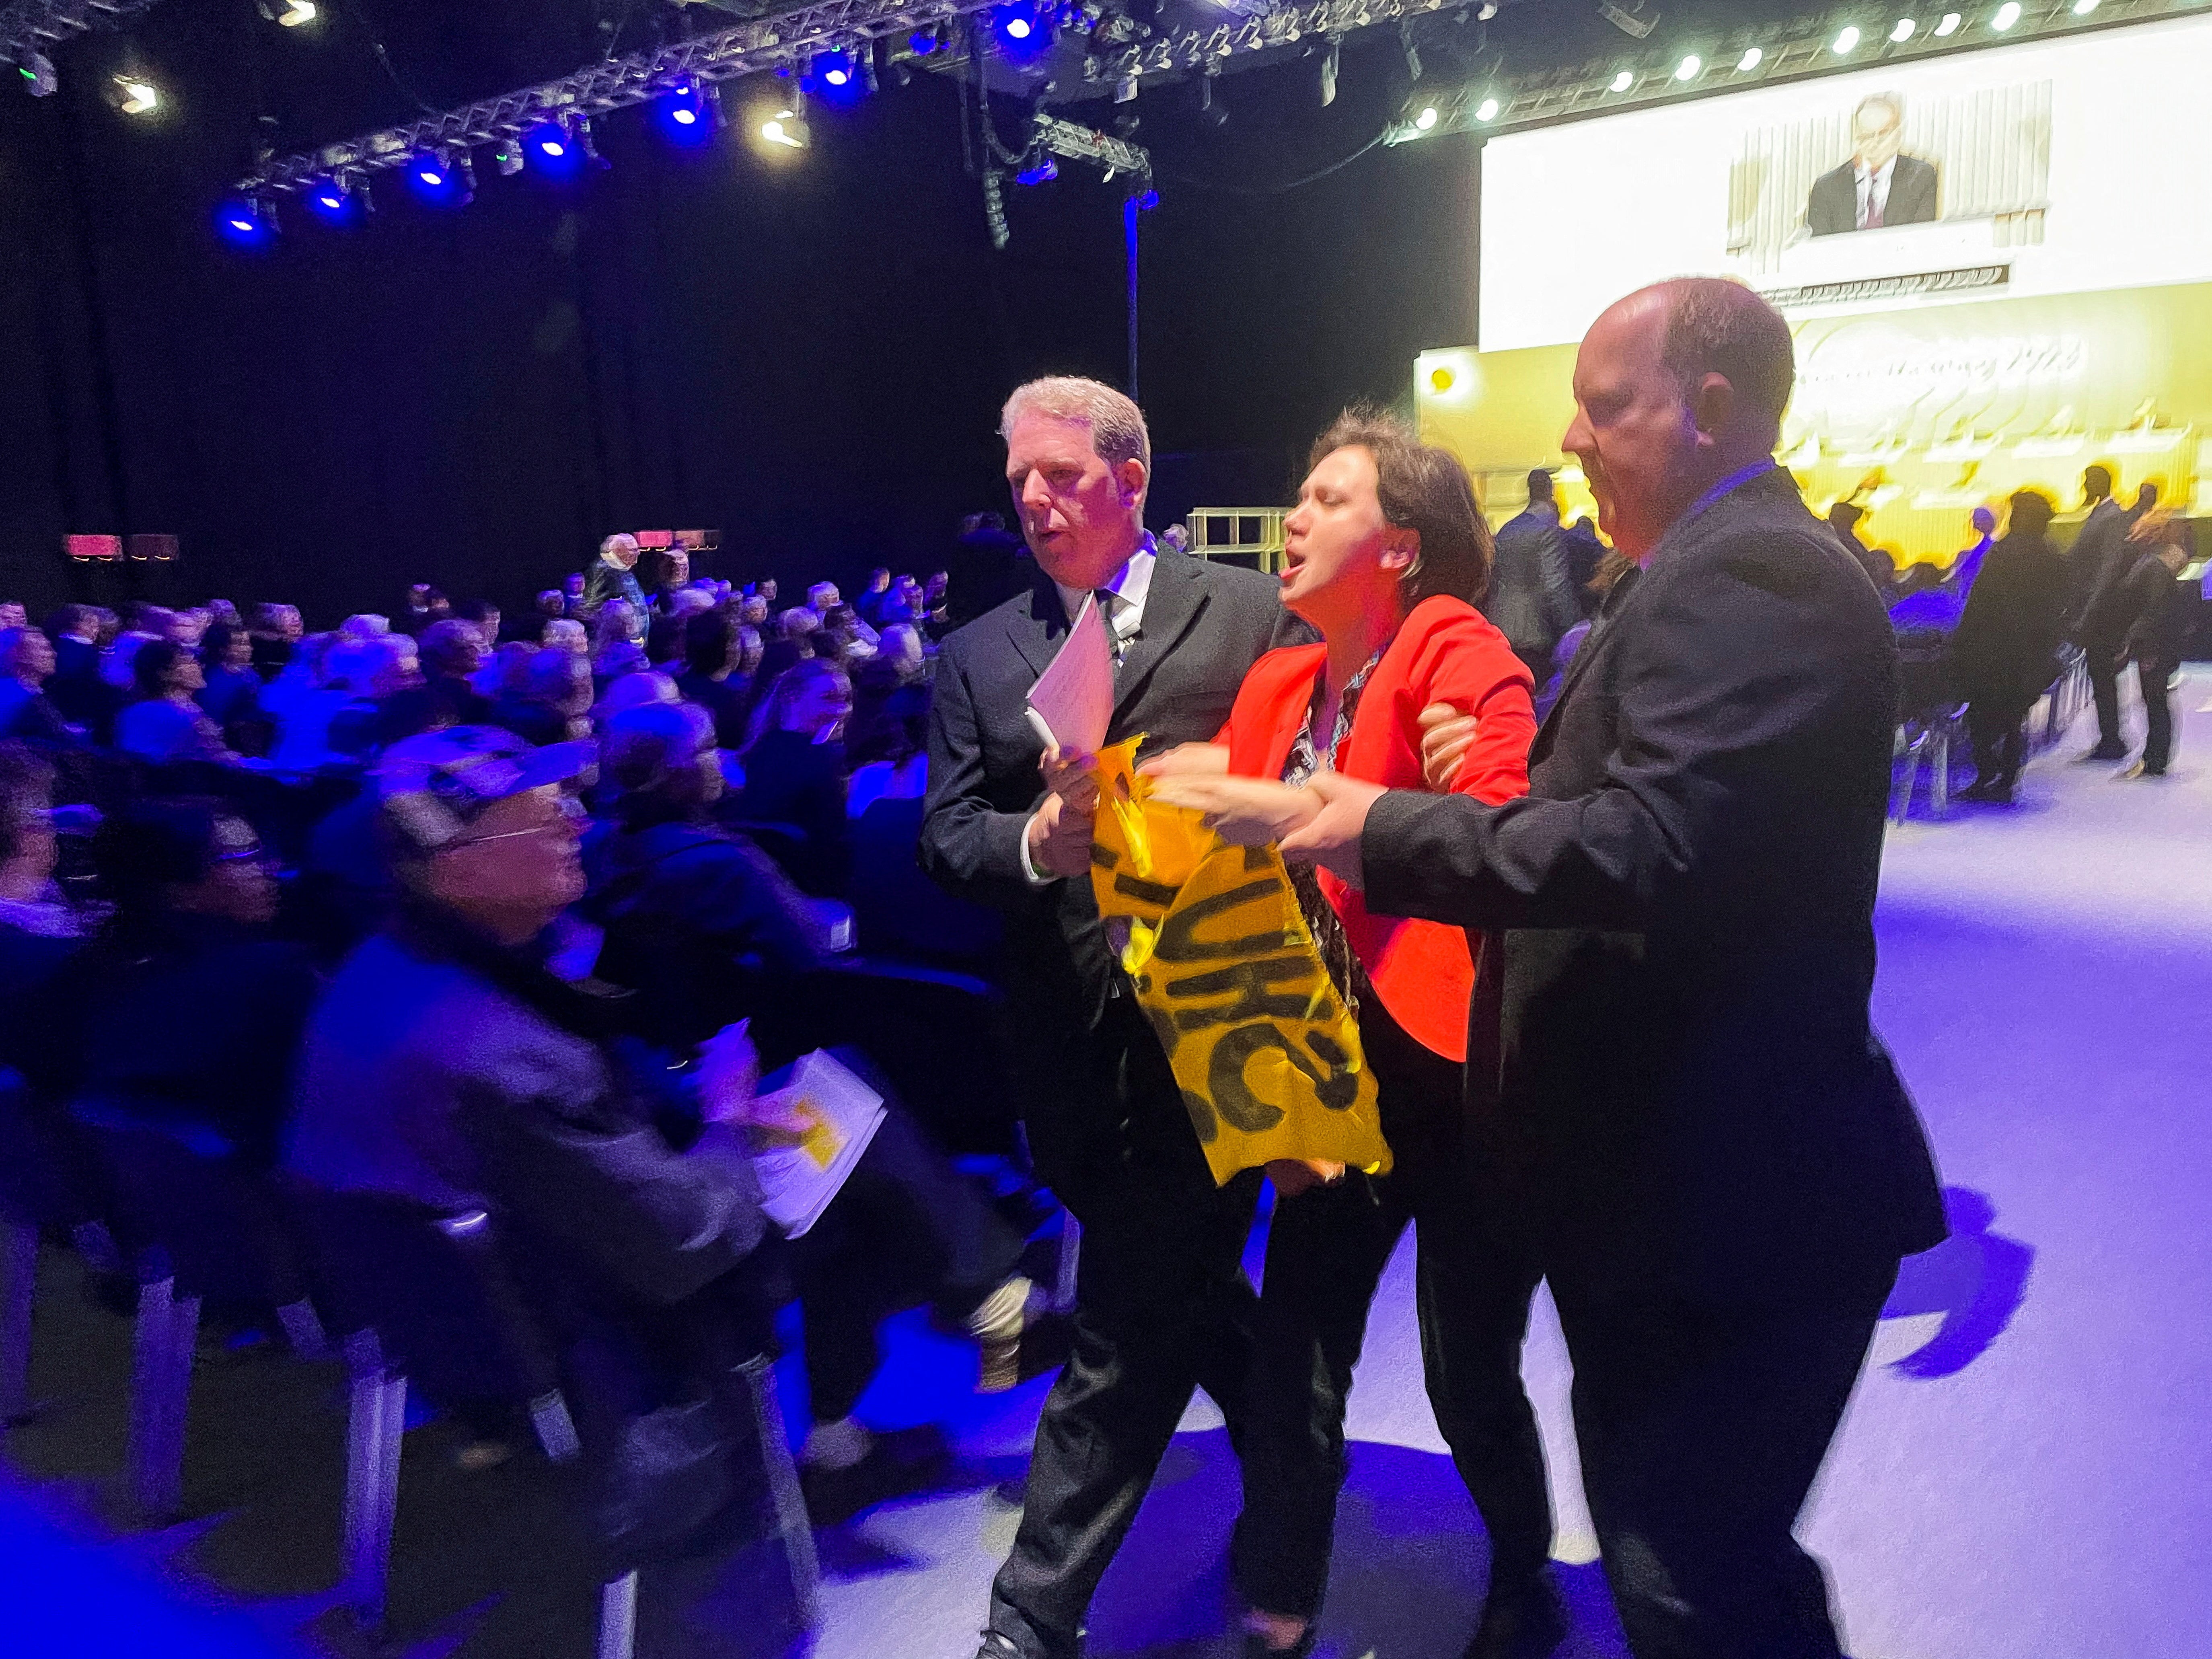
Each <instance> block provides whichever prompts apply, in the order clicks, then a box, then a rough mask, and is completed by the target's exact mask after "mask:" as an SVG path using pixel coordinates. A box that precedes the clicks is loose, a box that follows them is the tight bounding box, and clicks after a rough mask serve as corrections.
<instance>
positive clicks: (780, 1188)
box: [753, 1049, 884, 1238]
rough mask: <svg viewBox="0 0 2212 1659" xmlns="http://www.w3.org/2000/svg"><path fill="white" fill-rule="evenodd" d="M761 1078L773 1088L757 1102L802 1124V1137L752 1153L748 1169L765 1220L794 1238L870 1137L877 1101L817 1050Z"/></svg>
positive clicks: (878, 1122) (880, 1108)
mask: <svg viewBox="0 0 2212 1659" xmlns="http://www.w3.org/2000/svg"><path fill="white" fill-rule="evenodd" d="M769 1082H772V1083H777V1084H780V1085H781V1086H780V1087H776V1088H774V1089H771V1090H769V1091H767V1092H765V1093H763V1095H762V1096H761V1102H762V1103H763V1104H764V1105H767V1106H770V1107H774V1108H777V1109H779V1111H778V1115H781V1116H786V1117H792V1116H795V1117H798V1118H799V1119H801V1120H802V1121H805V1125H806V1130H805V1138H804V1139H802V1140H801V1141H800V1142H799V1145H798V1146H777V1147H773V1148H771V1149H769V1151H767V1152H756V1153H754V1154H753V1173H754V1175H755V1176H757V1177H758V1178H759V1181H760V1189H761V1207H762V1208H763V1210H765V1211H767V1212H768V1218H769V1220H770V1221H773V1222H774V1223H775V1225H776V1227H777V1228H778V1230H779V1231H781V1232H782V1234H783V1236H784V1237H787V1238H797V1237H799V1236H800V1235H801V1234H803V1233H805V1231H806V1230H807V1229H808V1228H810V1227H811V1226H812V1225H814V1224H815V1223H816V1222H817V1221H819V1220H820V1219H821V1218H822V1212H823V1211H824V1210H826V1209H828V1208H829V1200H832V1199H834V1198H835V1197H836V1196H837V1194H838V1193H839V1192H840V1191H841V1190H842V1188H843V1187H844V1185H845V1177H846V1176H849V1175H851V1174H852V1173H853V1166H854V1164H858V1163H859V1162H860V1154H861V1153H863V1152H866V1151H867V1150H868V1143H869V1142H870V1141H872V1140H873V1139H875V1138H876V1131H877V1129H878V1128H879V1127H882V1125H883V1121H884V1098H883V1097H882V1096H881V1095H879V1094H878V1093H877V1092H876V1091H874V1090H873V1089H871V1088H870V1087H868V1085H866V1084H865V1083H863V1082H861V1081H860V1079H859V1078H857V1077H854V1075H853V1074H852V1073H850V1072H848V1070H846V1069H845V1067H843V1066H840V1065H839V1064H838V1063H837V1062H836V1060H833V1059H832V1058H831V1057H830V1056H829V1055H828V1054H823V1053H822V1052H821V1051H820V1050H819V1049H817V1050H816V1051H815V1052H814V1053H812V1054H803V1055H801V1056H800V1057H799V1059H798V1060H794V1061H793V1062H792V1064H791V1065H790V1066H788V1067H787V1068H786V1069H785V1070H784V1071H783V1072H781V1073H779V1074H778V1075H777V1076H776V1077H775V1078H772V1079H769Z"/></svg>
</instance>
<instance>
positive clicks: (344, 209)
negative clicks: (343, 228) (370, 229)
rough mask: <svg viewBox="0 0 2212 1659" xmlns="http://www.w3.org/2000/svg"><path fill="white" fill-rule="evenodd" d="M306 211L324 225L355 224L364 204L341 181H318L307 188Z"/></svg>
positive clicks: (359, 218)
mask: <svg viewBox="0 0 2212 1659" xmlns="http://www.w3.org/2000/svg"><path fill="white" fill-rule="evenodd" d="M364 209H365V204H364V203H363V202H362V200H361V199H360V198H359V197H356V195H355V193H354V191H353V190H352V189H351V188H350V187H349V185H347V184H346V183H345V182H344V181H343V180H342V179H316V180H315V181H314V182H313V183H312V184H310V185H308V186H307V211H308V212H310V213H312V214H313V215H314V216H315V217H317V218H318V219H320V220H321V221H322V222H324V223H325V224H326V225H351V224H357V223H359V222H360V221H361V216H362V212H363V211H364Z"/></svg>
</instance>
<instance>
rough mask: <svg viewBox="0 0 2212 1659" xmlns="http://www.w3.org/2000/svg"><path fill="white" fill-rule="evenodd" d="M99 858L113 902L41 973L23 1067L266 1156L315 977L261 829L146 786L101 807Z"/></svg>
mask: <svg viewBox="0 0 2212 1659" xmlns="http://www.w3.org/2000/svg"><path fill="white" fill-rule="evenodd" d="M147 649H149V650H151V649H153V647H150V646H149V647H147ZM94 857H95V860H96V862H97V864H98V866H99V871H100V884H101V890H102V891H103V892H104V893H105V895H106V897H107V899H108V901H109V902H111V903H112V905H113V906H114V913H113V915H112V916H111V917H110V918H109V919H108V921H107V922H106V926H105V927H103V928H102V929H101V930H100V933H99V934H98V935H97V936H96V937H95V938H94V939H93V940H92V941H91V942H90V943H89V944H88V945H87V947H86V948H85V949H84V950H83V951H81V952H79V953H77V954H76V956H74V957H72V958H71V959H70V963H69V964H68V966H67V967H66V968H65V969H64V970H63V971H61V972H60V973H59V974H58V975H56V976H55V977H54V978H53V979H52V981H50V982H49V984H48V986H47V989H46V994H45V995H44V996H43V997H42V998H41V999H40V1003H39V1020H40V1030H41V1031H42V1033H43V1041H42V1044H41V1048H42V1050H43V1052H42V1053H41V1054H35V1055H33V1056H31V1057H30V1058H31V1062H32V1063H31V1065H30V1066H28V1067H27V1068H26V1069H25V1075H26V1076H27V1077H29V1078H30V1079H32V1081H33V1083H34V1084H35V1085H37V1086H38V1087H39V1088H40V1090H41V1091H42V1092H44V1093H46V1094H47V1095H48V1097H51V1098H54V1099H64V1098H67V1099H71V1100H76V1101H90V1102H96V1103H103V1104H106V1105H108V1106H112V1107H114V1108H117V1109H121V1110H122V1111H124V1112H125V1113H126V1114H127V1115H130V1116H131V1117H134V1118H137V1119H139V1120H141V1121H151V1122H161V1123H169V1124H175V1125H179V1126H183V1127H192V1128H205V1129H210V1130H212V1131H214V1132H215V1133H217V1134H219V1135H221V1136H222V1138H223V1139H224V1140H225V1141H227V1142H228V1144H229V1146H230V1147H231V1148H232V1149H233V1151H234V1152H235V1153H236V1155H237V1156H238V1157H240V1158H241V1159H243V1160H244V1161H245V1162H246V1164H248V1165H249V1166H252V1167H255V1168H267V1167H269V1166H270V1165H271V1164H273V1163H274V1161H275V1158H276V1146H277V1141H278V1138H279V1135H280V1133H281V1130H282V1126H283V1121H284V1117H285V1115H286V1112H287V1110H288V1109H289V1084H290V1079H291V1069H292V1056H293V1054H294V1053H295V1051H296V1049H297V1048H298V1044H299V1036H300V1031H301V1027H302V1026H303V1024H305V1022H306V1019H307V1010H308V1007H309V1006H310V1004H311V1003H312V1002H313V998H314V996H315V994H316V991H317V988H318V985H319V980H318V976H317V975H316V973H315V970H314V966H313V962H312V960H311V959H310V958H309V957H308V955H307V951H305V950H304V949H303V948H302V947H301V946H299V945H294V944H290V943H289V942H286V941H283V940H280V939H276V938H275V937H274V936H273V934H272V933H271V930H270V923H271V922H272V921H274V920H275V919H276V901H277V890H276V878H275V877H274V875H273V874H272V873H271V872H270V868H269V866H268V862H267V860H266V859H265V858H264V854H263V853H262V849H261V843H260V841H259V839H258V836H256V835H255V834H254V832H253V829H252V826H250V825H249V824H247V823H245V822H244V821H243V820H242V819H240V818H237V817H233V816H231V815H230V814H229V813H228V812H227V811H224V810H223V808H222V806H221V805H219V804H218V803H216V802H214V801H209V800H199V799H180V800H179V799H159V798H154V799H143V800H138V801H133V802H131V803H129V804H127V805H124V806H123V807H122V808H120V809H119V810H118V811H115V812H113V813H112V814H110V815H109V816H108V817H107V819H106V822H105V823H103V824H101V826H100V831H99V835H98V837H97V839H96V841H95V843H94Z"/></svg>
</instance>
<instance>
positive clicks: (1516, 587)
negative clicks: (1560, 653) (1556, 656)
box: [1482, 467, 1583, 690]
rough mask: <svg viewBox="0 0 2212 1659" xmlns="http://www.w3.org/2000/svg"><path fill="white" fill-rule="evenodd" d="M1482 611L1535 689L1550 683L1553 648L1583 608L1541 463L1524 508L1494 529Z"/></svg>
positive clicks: (1547, 475) (1531, 478) (1548, 479)
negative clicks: (1570, 576)
mask: <svg viewBox="0 0 2212 1659" xmlns="http://www.w3.org/2000/svg"><path fill="white" fill-rule="evenodd" d="M1482 614H1483V615H1484V616H1486V617H1489V618H1490V620H1491V621H1492V623H1494V624H1496V626H1497V629H1498V632H1499V633H1501V634H1503V635H1505V639H1506V643H1508V644H1509V645H1510V646H1511V647H1513V654H1514V655H1515V656H1516V657H1518V658H1520V659H1521V660H1522V662H1524V663H1526V664H1528V671H1529V672H1530V673H1531V674H1533V675H1534V676H1535V677H1536V680H1535V684H1536V687H1537V689H1538V690H1542V689H1543V688H1544V687H1545V686H1547V685H1548V684H1551V679H1552V653H1553V650H1554V649H1556V648H1557V647H1558V646H1559V640H1560V637H1561V636H1562V635H1565V633H1566V631H1567V630H1568V629H1570V628H1572V627H1573V626H1574V625H1575V624H1576V623H1578V622H1580V621H1581V620H1582V616H1583V613H1582V607H1581V606H1580V605H1577V604H1576V603H1575V590H1574V587H1573V586H1572V584H1571V582H1570V581H1569V580H1568V576H1567V559H1566V548H1565V544H1564V542H1563V541H1562V539H1561V537H1560V533H1559V505H1558V503H1557V502H1555V501H1553V499H1552V475H1551V474H1550V473H1549V472H1547V471H1545V470H1544V469H1543V468H1541V467H1538V468H1537V469H1536V470H1535V471H1534V472H1531V473H1530V474H1529V475H1528V507H1527V508H1526V510H1524V511H1522V513H1517V514H1516V515H1515V516H1514V517H1512V518H1510V519H1508V520H1506V521H1505V523H1504V526H1502V527H1501V528H1500V529H1499V531H1498V549H1497V556H1496V558H1495V560H1494V561H1493V562H1492V565H1491V569H1490V592H1488V593H1486V594H1485V595H1484V596H1483V600H1482Z"/></svg>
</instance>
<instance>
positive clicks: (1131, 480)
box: [1114, 455, 1151, 507]
mask: <svg viewBox="0 0 2212 1659" xmlns="http://www.w3.org/2000/svg"><path fill="white" fill-rule="evenodd" d="M1114 482H1115V483H1116V484H1117V485H1119V486H1120V487H1121V505H1122V506H1124V507H1134V506H1135V505H1136V504H1137V503H1138V502H1139V501H1143V500H1144V499H1145V486H1146V484H1147V483H1150V482H1151V475H1150V474H1148V473H1147V472H1146V471H1145V464H1144V463H1143V462H1142V461H1140V460H1139V459H1137V458H1136V457H1135V456H1133V455H1132V456H1131V457H1130V458H1129V459H1127V460H1126V461H1123V462H1122V463H1121V465H1119V466H1117V467H1115V469H1114Z"/></svg>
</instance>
